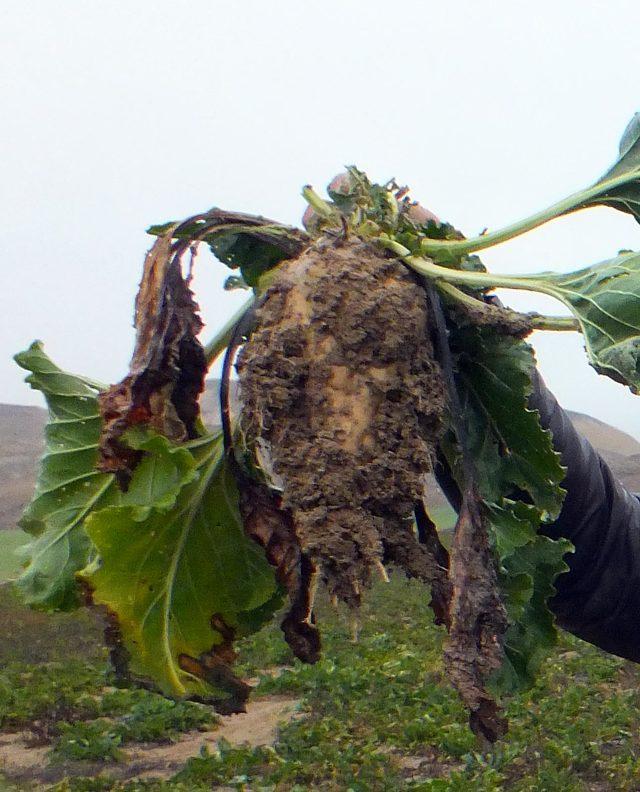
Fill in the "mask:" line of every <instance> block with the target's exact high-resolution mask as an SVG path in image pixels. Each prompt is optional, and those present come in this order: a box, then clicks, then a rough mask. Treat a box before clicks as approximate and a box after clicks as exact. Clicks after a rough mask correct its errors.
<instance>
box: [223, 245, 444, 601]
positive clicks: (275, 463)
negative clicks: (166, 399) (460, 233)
mask: <svg viewBox="0 0 640 792" xmlns="http://www.w3.org/2000/svg"><path fill="white" fill-rule="evenodd" d="M429 330H430V328H429V316H428V311H427V303H426V297H425V294H424V291H423V289H422V287H421V285H420V283H419V282H418V281H417V280H416V278H415V276H414V275H413V274H412V273H411V272H409V270H408V269H407V268H406V267H405V266H404V265H403V264H401V263H399V262H398V261H396V260H393V259H388V258H386V257H384V256H383V255H382V254H380V253H378V252H377V251H376V250H374V249H373V248H371V247H370V246H367V245H366V244H364V243H362V242H360V241H357V240H356V241H342V242H340V243H336V242H335V241H329V240H324V241H321V242H318V243H316V244H315V245H314V246H313V247H311V248H309V249H307V250H306V251H305V252H304V253H303V254H302V255H301V256H300V257H299V258H297V259H295V260H292V261H288V262H285V263H284V264H283V265H281V266H280V267H279V270H278V273H277V275H276V276H275V278H274V280H273V282H272V285H271V286H270V287H269V289H268V291H267V292H266V294H265V297H264V300H263V302H262V303H261V306H260V308H259V309H258V310H257V321H256V328H255V330H254V332H253V334H252V335H251V337H250V339H249V340H248V342H247V343H246V344H245V346H244V347H243V349H242V350H241V352H240V355H239V357H238V372H239V376H240V399H241V429H242V433H243V435H244V437H245V439H246V442H247V444H248V446H249V447H250V448H253V450H254V452H255V456H256V459H257V460H258V462H259V464H260V465H261V467H262V469H263V471H264V472H265V474H267V476H268V477H269V478H270V480H271V483H272V485H273V486H274V487H277V488H278V489H280V490H281V505H282V508H283V509H285V510H287V511H288V512H289V513H290V514H291V518H292V521H293V529H294V532H295V536H296V538H297V541H298V542H299V545H300V550H301V553H302V555H303V556H304V557H308V558H309V559H310V561H311V563H312V564H314V565H317V567H318V569H319V571H320V574H321V576H322V578H323V579H324V580H325V581H326V582H327V583H328V586H329V588H330V590H331V592H332V593H334V594H336V595H337V596H338V597H339V598H340V599H342V600H344V601H345V602H347V603H349V604H351V605H357V604H358V603H359V601H360V593H361V590H362V588H363V587H364V586H366V585H368V584H369V582H370V578H371V573H372V570H373V569H375V568H376V567H378V568H379V567H380V564H381V563H382V562H384V561H387V560H388V561H393V562H395V563H398V564H401V565H402V564H404V563H406V564H409V563H410V564H411V565H413V567H415V565H416V559H417V558H419V557H422V556H423V555H424V549H422V548H421V545H419V543H418V540H417V537H416V534H415V530H414V523H413V519H412V515H413V509H414V507H415V504H416V503H417V502H419V501H420V499H421V497H422V493H423V482H424V476H425V474H426V473H427V472H429V471H430V470H431V467H432V458H433V456H434V448H435V444H436V442H437V439H438V437H439V434H440V431H441V423H442V414H443V409H444V403H445V396H444V386H443V381H442V375H441V371H440V368H439V366H438V364H437V363H436V361H435V360H434V357H433V348H432V343H431V340H430V332H429ZM403 559H405V560H406V559H410V562H409V561H408V560H407V561H406V562H405V561H403ZM407 571H409V572H410V573H411V574H416V569H415V568H413V569H412V570H407ZM425 575H426V573H425Z"/></svg>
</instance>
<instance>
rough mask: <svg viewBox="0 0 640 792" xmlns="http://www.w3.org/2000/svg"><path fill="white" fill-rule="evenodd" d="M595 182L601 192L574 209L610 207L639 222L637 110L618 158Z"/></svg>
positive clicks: (639, 124) (639, 119)
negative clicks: (631, 216)
mask: <svg viewBox="0 0 640 792" xmlns="http://www.w3.org/2000/svg"><path fill="white" fill-rule="evenodd" d="M596 185H597V186H599V187H600V191H599V192H597V193H596V194H595V195H594V196H593V197H589V199H588V200H586V201H584V203H582V204H581V205H579V206H577V207H576V208H577V209H582V208H583V207H587V206H598V205H601V206H610V207H612V208H613V209H618V210H619V211H620V212H626V213H628V214H631V215H633V216H634V217H635V219H636V220H637V221H638V222H640V113H636V114H635V115H634V116H633V118H632V119H631V121H630V122H629V124H628V126H627V128H626V129H625V131H624V133H623V135H622V138H621V140H620V156H619V158H618V160H617V161H616V163H615V164H614V165H613V167H612V168H610V169H609V170H608V171H607V172H606V173H605V175H604V176H603V177H602V178H601V179H599V180H598V181H597V182H596Z"/></svg>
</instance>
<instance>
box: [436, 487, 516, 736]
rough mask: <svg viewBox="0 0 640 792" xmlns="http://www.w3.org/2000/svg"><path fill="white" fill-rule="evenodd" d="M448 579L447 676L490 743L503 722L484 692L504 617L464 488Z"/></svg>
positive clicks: (475, 505) (482, 527) (482, 530)
mask: <svg viewBox="0 0 640 792" xmlns="http://www.w3.org/2000/svg"><path fill="white" fill-rule="evenodd" d="M449 577H450V580H451V583H452V595H451V604H450V627H449V641H448V643H447V645H446V647H445V650H444V658H445V663H446V668H447V675H448V676H449V678H450V679H451V680H452V681H453V683H454V685H455V686H456V688H457V690H458V692H459V693H460V696H461V698H462V700H463V701H464V703H465V704H466V706H467V707H468V708H469V711H470V719H469V723H470V725H471V728H472V729H473V731H474V732H475V733H476V734H479V735H481V736H482V737H483V738H484V739H485V740H487V741H488V742H490V743H493V742H495V741H496V740H497V739H499V738H500V737H502V736H503V735H504V733H505V732H506V728H507V722H506V720H505V719H504V717H503V716H502V715H501V714H500V711H499V708H498V705H497V704H496V702H495V700H494V699H493V698H492V697H491V696H490V695H488V694H487V692H486V685H487V682H488V680H489V679H490V677H491V676H492V675H493V674H495V673H496V672H497V671H498V670H499V669H500V668H501V666H502V662H503V650H502V640H503V635H504V632H505V630H506V628H507V615H506V612H505V609H504V605H503V604H502V601H501V599H500V595H499V592H498V582H497V578H496V570H495V560H494V557H493V553H492V551H491V547H490V539H489V531H488V527H487V524H486V520H485V518H484V516H483V514H482V508H481V502H480V498H479V496H478V495H477V494H476V493H475V492H474V491H473V490H471V489H468V490H467V491H466V492H465V494H464V496H463V499H462V507H461V509H460V514H459V516H458V521H457V523H456V527H455V533H454V539H453V546H452V548H451V561H450V568H449Z"/></svg>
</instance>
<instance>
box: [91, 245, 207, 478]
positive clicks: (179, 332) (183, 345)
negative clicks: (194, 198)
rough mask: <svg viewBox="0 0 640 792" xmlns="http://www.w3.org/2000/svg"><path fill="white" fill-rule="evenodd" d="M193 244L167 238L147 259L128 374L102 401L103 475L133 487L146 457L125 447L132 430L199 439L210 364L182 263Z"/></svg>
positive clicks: (177, 439)
mask: <svg viewBox="0 0 640 792" xmlns="http://www.w3.org/2000/svg"><path fill="white" fill-rule="evenodd" d="M187 247H188V245H187V243H185V242H178V243H176V245H172V243H171V239H170V238H168V237H161V238H160V239H158V241H157V242H156V243H155V244H154V245H153V247H152V248H151V250H150V251H149V252H148V254H147V257H146V259H145V264H144V271H143V275H142V281H141V283H140V288H139V291H138V296H137V298H136V310H135V328H136V342H135V349H134V353H133V358H132V360H131V364H130V366H129V374H128V375H127V376H126V377H125V379H123V380H122V381H121V382H120V383H118V384H117V385H113V386H111V387H110V388H109V389H108V390H106V391H104V392H103V393H101V394H100V396H99V404H100V414H101V415H102V419H103V427H102V434H101V437H100V462H99V469H100V470H101V471H102V472H104V473H115V474H116V476H117V477H118V480H119V482H120V484H121V485H122V486H123V488H126V486H127V485H128V482H129V480H130V478H131V474H132V471H133V469H134V468H135V466H136V465H137V464H138V462H139V460H140V454H139V453H138V452H136V451H134V450H132V449H131V448H129V447H127V446H126V444H124V443H123V442H122V435H123V434H124V432H125V431H126V430H127V429H128V428H129V427H131V426H137V425H143V426H148V427H150V428H152V429H154V430H155V431H157V432H158V433H159V434H161V435H163V436H164V437H167V438H168V439H170V440H171V441H173V442H181V441H184V440H187V439H190V438H194V437H196V436H197V434H198V432H197V428H196V422H197V419H198V417H199V414H200V413H199V406H198V397H199V395H200V393H201V392H202V390H203V388H204V378H205V374H206V371H207V363H206V357H205V353H204V350H203V348H202V345H201V344H200V342H199V341H198V338H197V336H198V333H199V332H200V329H201V328H202V322H201V321H200V318H199V316H198V314H197V310H198V306H197V305H196V303H195V302H194V300H193V296H192V294H191V291H190V289H189V284H188V281H187V280H186V279H185V278H184V277H183V274H182V269H181V263H180V261H181V256H182V254H183V253H184V252H185V251H186V249H187Z"/></svg>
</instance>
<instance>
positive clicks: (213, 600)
mask: <svg viewBox="0 0 640 792" xmlns="http://www.w3.org/2000/svg"><path fill="white" fill-rule="evenodd" d="M191 446H192V453H193V460H194V466H195V469H196V471H197V478H196V479H194V480H193V481H191V482H190V483H188V484H187V485H186V486H184V487H183V488H182V489H181V490H180V493H179V494H178V497H177V499H176V502H175V504H174V506H173V508H172V509H171V510H170V511H168V512H160V511H158V510H156V509H152V510H148V511H147V512H146V513H145V514H141V512H140V510H139V509H135V508H132V507H131V506H112V507H108V508H106V509H102V510H101V511H99V512H97V513H95V514H93V515H92V516H91V517H90V519H88V520H87V523H86V528H87V532H88V534H89V536H90V538H91V540H92V541H93V543H94V544H95V546H96V548H97V550H98V553H99V561H97V562H95V563H94V564H92V565H91V566H90V567H88V568H87V569H86V570H85V571H84V572H83V573H82V575H81V577H82V578H83V579H84V580H85V581H86V582H87V583H88V585H89V586H90V587H91V589H92V592H93V600H94V602H96V603H98V604H101V605H105V606H106V607H107V608H108V609H109V610H110V611H111V612H112V613H113V614H115V616H116V617H117V622H118V625H119V629H120V632H121V635H122V640H123V642H124V645H125V647H126V649H127V650H128V652H129V653H130V655H131V657H130V666H131V669H132V671H133V672H134V673H135V674H137V675H139V676H141V677H145V678H151V679H152V680H153V681H154V682H155V683H156V684H157V685H158V686H159V687H160V688H161V689H162V691H163V692H165V693H167V694H170V695H174V696H187V695H191V696H204V697H207V698H211V697H213V698H216V699H220V698H221V697H222V698H230V699H232V698H233V697H234V696H235V695H236V692H237V691H236V689H235V683H234V681H233V679H230V678H229V676H228V675H225V674H224V673H220V674H218V675H217V676H216V675H215V674H213V673H211V674H207V673H206V669H207V668H209V669H210V668H214V669H215V668H218V665H219V664H218V665H216V663H213V664H212V663H211V662H208V660H211V658H213V659H214V660H215V659H216V646H218V647H221V648H222V647H223V645H224V644H225V642H226V641H227V638H228V635H226V631H227V630H229V631H236V632H250V631H253V630H255V629H257V627H258V626H259V625H260V624H262V623H263V622H264V621H265V620H266V619H267V618H269V617H270V616H271V615H272V613H273V611H274V609H275V608H276V607H277V606H278V605H279V604H280V597H279V592H278V589H277V585H276V581H275V577H274V573H273V571H272V569H271V567H270V566H269V564H268V563H267V561H266V560H265V558H264V553H263V551H262V549H261V548H260V547H258V545H257V544H255V543H254V542H252V541H251V540H250V539H248V538H247V537H246V536H245V534H244V531H243V528H242V524H241V521H240V516H239V513H238V509H237V491H236V487H235V482H234V480H233V477H232V476H231V475H230V473H229V471H228V470H227V467H226V464H225V461H224V449H223V443H222V437H221V435H220V434H217V435H215V436H210V437H209V438H207V439H206V440H201V441H195V442H194V443H192V444H191ZM134 478H135V475H134ZM214 625H215V626H214ZM220 625H224V627H221V626H220ZM216 626H218V629H216ZM212 647H213V649H212ZM207 658H208V660H207ZM194 668H196V669H197V668H200V671H197V670H194ZM218 670H219V668H218Z"/></svg>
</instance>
